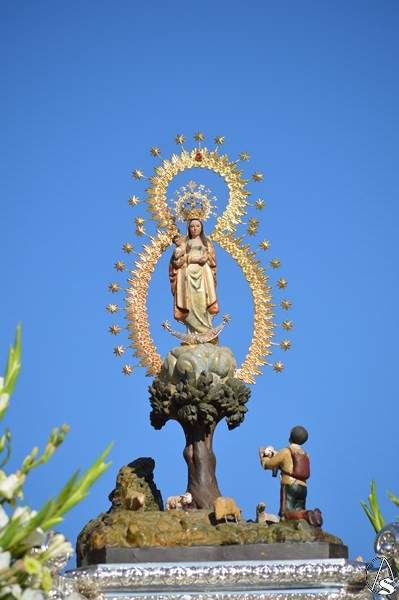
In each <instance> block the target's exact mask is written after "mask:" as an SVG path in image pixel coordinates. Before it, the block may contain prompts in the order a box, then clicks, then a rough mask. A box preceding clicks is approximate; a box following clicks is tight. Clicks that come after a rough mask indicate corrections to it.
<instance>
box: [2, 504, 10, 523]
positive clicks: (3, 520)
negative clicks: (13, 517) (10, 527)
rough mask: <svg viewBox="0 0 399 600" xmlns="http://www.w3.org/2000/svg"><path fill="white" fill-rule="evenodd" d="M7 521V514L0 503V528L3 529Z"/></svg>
mask: <svg viewBox="0 0 399 600" xmlns="http://www.w3.org/2000/svg"><path fill="white" fill-rule="evenodd" d="M8 521H9V518H8V515H7V513H6V511H5V510H4V508H3V507H2V506H1V504H0V529H3V528H4V527H5V526H6V525H7V523H8Z"/></svg>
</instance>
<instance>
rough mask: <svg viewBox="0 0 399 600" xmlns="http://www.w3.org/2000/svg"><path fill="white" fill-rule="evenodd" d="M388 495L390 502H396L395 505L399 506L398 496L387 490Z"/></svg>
mask: <svg viewBox="0 0 399 600" xmlns="http://www.w3.org/2000/svg"><path fill="white" fill-rule="evenodd" d="M388 496H389V499H390V500H391V502H393V503H394V504H396V506H399V498H398V497H397V496H395V494H393V493H392V492H389V493H388Z"/></svg>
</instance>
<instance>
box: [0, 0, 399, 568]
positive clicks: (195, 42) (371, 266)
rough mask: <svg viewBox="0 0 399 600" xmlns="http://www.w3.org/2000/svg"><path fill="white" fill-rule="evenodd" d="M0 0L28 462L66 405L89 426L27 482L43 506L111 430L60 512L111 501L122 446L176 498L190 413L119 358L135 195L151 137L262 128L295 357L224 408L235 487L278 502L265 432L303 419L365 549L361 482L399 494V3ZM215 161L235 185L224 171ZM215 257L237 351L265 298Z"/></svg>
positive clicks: (228, 337)
mask: <svg viewBox="0 0 399 600" xmlns="http://www.w3.org/2000/svg"><path fill="white" fill-rule="evenodd" d="M0 11H1V19H0V21H1V25H0V27H1V35H0V44H1V55H2V61H1V80H2V83H3V85H2V88H3V89H2V95H1V98H0V104H1V111H0V119H1V130H2V136H1V142H0V143H1V149H2V160H1V162H0V170H1V174H0V182H1V196H0V202H1V205H0V206H1V235H0V256H1V258H2V260H1V270H2V277H1V280H2V286H1V296H0V302H1V315H2V319H1V322H0V340H1V341H2V350H1V356H3V359H4V360H5V357H6V350H7V345H8V343H9V342H10V341H11V339H12V338H13V335H14V329H15V325H16V323H17V322H19V321H21V322H22V325H23V339H24V355H23V372H22V375H21V378H20V381H19V383H18V387H17V390H16V393H15V396H14V398H13V402H12V407H11V409H10V411H9V414H8V416H7V419H6V422H5V424H6V425H8V426H10V427H11V428H12V430H13V435H14V458H13V463H12V464H13V466H15V467H16V466H17V465H18V464H19V463H20V461H21V460H22V458H23V457H24V456H25V454H26V453H27V452H28V451H29V450H30V448H31V447H32V446H33V445H36V444H41V445H44V444H45V440H46V436H47V433H48V432H49V431H50V429H51V427H53V426H54V425H56V424H61V423H63V422H67V423H69V424H70V425H71V433H70V435H69V437H68V438H67V440H66V442H65V444H64V446H63V447H62V448H61V449H60V450H59V452H58V454H57V456H56V457H54V459H53V460H52V462H51V463H50V464H48V465H47V466H46V467H44V468H42V469H41V470H40V471H37V472H36V473H34V474H32V476H31V479H30V481H29V484H28V486H27V493H26V501H27V502H29V504H30V505H32V506H38V505H39V504H40V503H41V502H42V501H43V500H44V499H46V498H47V497H48V496H50V495H51V494H54V493H55V492H56V491H57V490H58V489H59V488H60V487H61V485H62V483H63V482H64V481H65V480H66V478H67V476H68V475H69V474H71V473H72V472H73V471H74V470H75V468H77V467H78V466H81V467H86V466H87V465H88V464H89V463H90V462H91V461H92V460H93V459H94V458H95V457H96V456H97V455H98V454H99V452H100V451H101V450H102V449H103V448H104V447H105V446H106V444H107V443H108V442H109V441H111V440H113V441H114V444H115V445H114V448H113V450H112V462H113V464H112V467H111V469H110V470H109V471H108V472H107V473H106V475H104V476H103V477H102V479H101V481H100V482H98V483H97V485H96V487H95V488H94V489H93V491H92V493H91V494H90V496H89V497H88V499H87V500H86V501H85V502H84V503H83V504H82V505H81V506H79V507H77V508H75V509H74V511H73V512H72V513H71V514H70V515H69V516H68V517H67V518H66V520H65V523H64V524H63V525H62V527H61V529H62V531H63V532H64V533H65V534H66V535H67V536H68V537H69V538H70V539H71V540H74V539H75V538H76V536H77V534H78V532H79V530H80V529H81V527H82V526H83V525H84V524H85V523H86V522H87V521H88V520H89V519H90V518H92V517H93V516H95V515H97V514H98V513H100V512H101V511H103V510H106V509H107V508H108V506H109V504H108V501H107V494H108V492H109V491H110V490H111V489H112V487H113V485H114V480H115V476H116V473H117V470H118V468H119V467H120V466H122V465H124V464H126V463H127V462H129V461H131V460H132V459H134V458H136V457H138V456H153V457H154V458H155V460H156V472H155V479H156V482H157V484H158V486H159V487H160V488H161V491H162V493H163V495H164V498H165V497H166V496H168V495H170V494H174V493H179V492H181V491H184V489H185V485H186V469H185V463H184V460H183V458H182V450H183V434H182V431H181V430H180V428H179V426H178V425H177V424H175V423H169V424H168V425H167V426H166V427H165V428H164V429H163V430H162V431H160V432H159V431H154V430H153V429H152V428H151V426H150V424H149V418H148V415H149V403H148V399H147V397H148V395H147V386H148V384H149V380H148V379H147V378H145V376H144V372H143V371H142V370H138V371H137V373H136V374H135V375H134V377H131V378H126V377H123V376H122V375H121V373H120V366H121V365H120V364H119V363H118V362H117V361H116V359H114V357H113V355H112V347H113V342H114V340H113V339H111V337H110V335H109V333H108V332H107V327H108V325H109V323H110V319H109V317H108V315H107V314H106V312H105V305H106V304H107V303H108V302H109V301H110V295H109V293H108V292H107V284H108V282H109V281H112V280H113V279H115V275H114V273H115V272H114V270H113V263H114V262H115V260H117V259H118V258H120V257H121V251H120V248H121V244H122V243H123V242H125V241H127V240H132V241H133V242H135V239H134V225H133V219H134V217H135V216H137V215H139V214H140V215H141V214H143V215H144V210H145V209H144V206H140V207H138V208H137V209H136V210H132V209H131V208H129V206H128V204H127V199H128V197H129V196H130V195H131V194H133V193H137V194H138V195H140V196H141V197H143V193H142V192H143V190H144V188H145V184H135V183H134V181H133V180H132V178H131V177H130V173H131V171H132V170H133V169H134V168H142V169H143V170H144V171H145V172H146V173H150V172H151V169H152V168H153V166H154V159H153V158H152V157H151V156H150V155H149V148H150V147H151V146H153V145H159V146H160V147H161V150H162V152H163V154H164V155H166V156H167V155H168V154H170V153H171V152H173V151H174V150H175V144H174V136H175V135H176V133H179V132H182V133H184V134H185V135H186V136H187V138H191V139H192V135H193V134H194V132H195V131H197V130H198V129H200V130H202V131H204V133H205V135H206V136H207V139H209V140H210V139H213V137H214V136H215V135H225V136H226V143H225V150H226V152H227V153H228V154H229V156H231V158H236V157H237V156H238V154H239V152H240V151H242V150H247V151H248V152H249V153H250V154H251V161H250V163H248V169H247V171H246V172H247V173H248V175H250V174H251V173H252V172H253V171H254V170H260V171H263V172H264V173H265V180H264V182H263V183H262V184H258V187H255V186H253V185H252V186H251V191H253V193H254V194H256V195H259V196H262V197H264V198H265V200H266V209H265V211H264V213H263V225H262V228H261V231H260V233H259V235H258V236H257V237H256V238H255V240H254V241H255V243H257V242H258V241H259V240H260V239H262V238H267V239H270V240H271V242H272V249H271V250H270V254H269V255H268V257H269V258H274V257H275V256H277V257H279V258H280V259H281V261H282V267H281V275H283V276H285V277H286V278H287V280H288V282H289V287H288V290H287V296H289V297H290V298H291V299H292V300H293V302H294V306H293V309H292V312H291V317H292V319H293V321H294V324H295V328H294V330H293V332H292V336H291V338H292V341H293V348H292V350H291V351H290V353H288V354H287V355H284V357H283V360H284V362H285V363H286V370H285V372H284V373H283V374H281V375H277V374H275V373H273V372H271V371H270V370H268V369H266V370H265V373H264V375H263V376H262V377H260V378H258V380H257V383H256V385H255V386H254V387H253V394H252V399H251V401H250V404H249V412H248V415H247V418H246V420H245V422H244V424H243V425H242V426H241V427H239V428H238V429H237V430H235V431H233V432H228V431H227V428H226V427H225V425H224V424H220V425H219V427H218V429H217V432H216V435H215V451H216V454H217V459H218V468H217V469H218V480H219V484H220V487H221V489H222V492H223V493H224V494H225V495H228V496H234V497H235V498H236V499H237V502H238V503H239V505H240V506H241V507H242V509H243V512H244V514H245V516H246V517H247V518H253V516H254V510H255V506H256V504H257V502H259V501H260V500H264V501H266V503H267V505H268V508H269V510H270V511H272V510H275V511H276V510H277V502H278V483H277V481H276V480H274V479H272V478H271V476H270V474H269V473H267V472H263V471H262V470H261V468H260V466H259V464H258V459H257V449H258V446H260V445H264V444H268V443H271V444H273V445H275V446H277V447H282V446H283V445H284V444H285V443H286V440H287V437H288V432H289V430H290V428H291V427H292V426H293V425H295V424H297V423H301V424H304V425H305V426H306V427H308V429H309V431H310V439H309V442H308V444H307V448H308V451H309V453H310V455H311V457H312V479H311V482H310V485H309V496H308V498H309V506H319V507H320V508H321V509H322V511H323V513H324V517H325V529H326V530H328V531H330V532H332V533H335V534H336V535H338V536H340V537H342V539H343V540H344V541H345V542H346V543H347V544H348V545H349V547H350V554H351V556H356V555H358V554H362V555H363V556H365V557H366V558H368V557H370V556H371V555H372V553H373V550H372V542H373V537H374V536H373V532H372V530H371V528H370V526H369V524H368V522H367V521H366V519H365V517H364V515H363V513H362V510H361V508H360V505H359V501H360V500H361V499H364V498H366V496H367V493H368V489H369V482H370V480H371V479H373V478H374V479H375V480H376V481H377V484H378V489H379V491H380V496H381V502H382V507H383V511H384V513H385V514H386V517H387V519H388V520H389V519H393V518H394V517H395V516H396V512H395V508H394V507H393V506H392V505H391V504H390V503H389V501H388V500H387V498H386V492H387V491H388V490H393V491H396V492H397V493H399V483H398V479H399V478H398V469H397V460H396V458H397V451H398V447H397V427H398V407H397V406H398V404H397V387H398V384H397V365H396V358H395V357H396V354H397V348H396V346H397V333H398V311H397V306H398V300H399V298H398V296H399V286H398V275H397V268H396V262H397V258H398V251H397V232H398V227H397V221H398V207H397V189H398V167H399V165H398V156H399V153H398V133H399V131H398V129H399V123H398V100H399V98H398V76H397V71H398V58H397V57H398V50H399V48H398V45H399V42H398V36H397V31H398V25H399V23H398V21H399V7H398V4H397V2H394V1H390V0H383V1H380V2H376V1H350V2H346V1H341V0H337V1H335V2H326V1H321V2H316V1H308V0H307V1H304V2H301V3H298V2H293V1H285V2H269V1H267V2H261V1H254V2H250V3H246V4H245V3H241V2H235V1H230V2H224V1H221V2H218V3H214V2H210V1H208V0H204V1H202V2H197V3H190V4H187V3H183V2H178V1H175V2H164V3H158V2H155V3H151V4H150V3H147V4H144V3H137V2H126V1H120V2H117V3H115V2H104V1H100V2H93V1H87V2H84V3H81V2H76V1H72V2H68V3H61V2H58V3H55V2H46V1H39V2H35V3H33V2H24V1H22V2H19V3H14V2H9V1H4V2H2V5H1V8H0ZM195 175H196V176H197V173H195ZM199 175H200V173H199V174H198V176H197V177H196V178H197V179H199ZM203 180H204V181H205V180H206V181H205V182H206V183H207V184H209V185H210V186H213V188H214V189H215V191H216V192H217V193H219V194H221V196H222V195H223V188H222V186H221V185H220V182H219V181H218V180H217V178H216V176H214V177H212V176H209V177H208V178H206V177H204V178H203ZM182 181H183V179H179V180H178V181H177V182H176V187H179V186H180V185H182ZM172 191H173V190H172ZM253 216H256V215H253ZM218 258H219V281H218V286H219V288H218V289H219V296H220V302H221V308H222V311H223V312H229V313H231V315H232V318H233V320H232V323H231V325H230V326H229V329H228V331H226V334H225V335H224V337H223V338H222V343H224V344H226V345H230V346H231V347H232V349H233V350H234V352H235V354H236V356H237V358H238V359H241V358H242V357H243V356H244V355H245V352H246V349H247V346H248V342H249V339H250V335H251V327H252V322H251V315H252V304H251V298H250V295H249V292H248V289H247V286H246V284H245V281H244V280H243V278H242V276H241V274H240V272H239V269H238V268H237V267H236V265H234V263H233V262H232V260H231V259H230V258H229V257H227V256H226V255H225V254H224V253H223V252H222V251H220V252H219V253H218ZM166 265H167V256H165V257H164V258H163V260H162V261H161V262H160V264H159V266H158V268H157V270H156V272H155V274H154V278H153V281H152V284H151V289H150V298H149V310H150V315H151V319H152V331H153V335H154V338H155V340H156V342H157V344H158V345H159V348H160V351H161V352H162V353H165V352H166V351H167V350H168V348H169V347H170V346H171V345H172V344H173V339H172V338H170V337H168V336H167V334H166V333H165V332H163V331H162V330H161V329H160V327H159V323H160V322H161V321H163V320H164V319H165V318H170V317H171V297H170V296H169V291H168V282H167V272H166ZM279 275H280V273H279ZM273 276H274V274H273ZM275 279H276V277H275V278H274V280H275ZM121 281H122V280H121ZM280 297H281V296H280V294H279V292H277V290H275V298H276V300H279V299H280ZM119 302H120V303H121V302H122V299H120V300H119ZM279 319H280V321H281V315H280V316H279V317H278V319H277V322H280V321H279ZM121 323H122V324H123V321H122V320H121ZM281 331H282V330H281ZM283 333H284V332H282V333H281V334H280V333H277V334H276V339H277V340H278V339H280V337H282V336H283ZM275 358H276V359H278V358H280V355H279V354H278V353H276V355H275Z"/></svg>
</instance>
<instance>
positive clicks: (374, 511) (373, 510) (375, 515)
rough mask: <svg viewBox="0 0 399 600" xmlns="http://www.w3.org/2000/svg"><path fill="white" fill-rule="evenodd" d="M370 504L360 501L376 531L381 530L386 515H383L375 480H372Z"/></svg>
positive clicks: (369, 496)
mask: <svg viewBox="0 0 399 600" xmlns="http://www.w3.org/2000/svg"><path fill="white" fill-rule="evenodd" d="M367 499H368V504H366V503H365V502H360V505H361V507H362V508H363V510H364V512H365V513H366V515H367V518H368V519H369V521H370V523H371V525H372V526H373V528H374V530H375V532H376V533H378V532H379V531H381V529H382V528H383V527H384V525H385V521H384V517H383V516H382V513H381V509H380V506H379V502H378V498H377V486H376V483H375V481H372V482H371V485H370V494H369V495H368V498H367Z"/></svg>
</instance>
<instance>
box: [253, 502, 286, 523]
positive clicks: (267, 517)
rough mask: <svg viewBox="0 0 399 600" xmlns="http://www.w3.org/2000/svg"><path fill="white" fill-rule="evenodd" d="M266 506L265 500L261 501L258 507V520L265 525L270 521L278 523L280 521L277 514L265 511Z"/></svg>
mask: <svg viewBox="0 0 399 600" xmlns="http://www.w3.org/2000/svg"><path fill="white" fill-rule="evenodd" d="M265 508H266V504H265V503H264V502H259V504H258V505H257V507H256V522H257V523H262V524H264V525H269V523H278V522H279V521H280V519H279V517H278V516H277V515H273V514H271V513H267V512H265Z"/></svg>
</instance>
